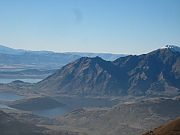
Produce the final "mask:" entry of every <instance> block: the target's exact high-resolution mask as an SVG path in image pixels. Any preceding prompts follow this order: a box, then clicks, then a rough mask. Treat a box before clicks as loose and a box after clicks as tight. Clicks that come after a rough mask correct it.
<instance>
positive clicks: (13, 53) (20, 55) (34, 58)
mask: <svg viewBox="0 0 180 135" xmlns="http://www.w3.org/2000/svg"><path fill="white" fill-rule="evenodd" d="M83 56H87V57H94V56H99V57H102V58H104V59H106V60H115V59H117V58H119V57H122V56H126V55H125V54H111V53H83V52H77V53H76V52H67V53H60V52H52V51H31V50H23V49H13V48H9V47H6V46H3V45H0V62H1V67H2V66H3V65H14V66H18V65H20V66H23V67H26V68H25V69H27V68H30V69H32V68H35V69H57V68H60V67H62V66H64V65H65V64H68V63H70V62H72V61H74V60H76V59H78V58H80V57H83Z"/></svg>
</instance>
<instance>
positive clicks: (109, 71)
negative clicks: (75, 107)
mask: <svg viewBox="0 0 180 135" xmlns="http://www.w3.org/2000/svg"><path fill="white" fill-rule="evenodd" d="M178 49H179V47H177V46H172V45H167V46H165V47H163V48H160V49H157V50H154V51H152V52H149V53H147V54H142V55H129V56H125V57H120V58H118V59H116V60H115V61H106V60H103V59H102V58H100V57H95V58H89V57H82V58H80V59H78V60H75V61H73V62H71V63H69V64H67V65H65V66H63V67H62V68H61V69H59V70H58V71H57V72H55V73H54V74H53V75H50V76H49V77H47V78H46V79H44V80H42V81H41V82H39V83H37V84H36V85H35V86H34V90H38V92H42V93H45V92H49V93H56V94H57V93H58V94H71V95H79V96H89V95H95V96H101V95H108V96H124V95H133V96H177V95H179V94H180V83H179V82H180V51H179V50H178Z"/></svg>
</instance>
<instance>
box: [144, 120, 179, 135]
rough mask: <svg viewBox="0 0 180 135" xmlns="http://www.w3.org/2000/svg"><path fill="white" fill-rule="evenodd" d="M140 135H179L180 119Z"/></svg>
mask: <svg viewBox="0 0 180 135" xmlns="http://www.w3.org/2000/svg"><path fill="white" fill-rule="evenodd" d="M142 135H180V118H177V119H175V120H173V121H171V122H169V123H167V124H165V125H162V126H159V127H157V128H155V129H154V130H152V131H148V132H146V133H144V134H142Z"/></svg>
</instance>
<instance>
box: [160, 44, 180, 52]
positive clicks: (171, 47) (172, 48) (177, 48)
mask: <svg viewBox="0 0 180 135" xmlns="http://www.w3.org/2000/svg"><path fill="white" fill-rule="evenodd" d="M161 49H169V50H171V51H172V52H180V47H179V46H176V45H166V46H164V47H162V48H161Z"/></svg>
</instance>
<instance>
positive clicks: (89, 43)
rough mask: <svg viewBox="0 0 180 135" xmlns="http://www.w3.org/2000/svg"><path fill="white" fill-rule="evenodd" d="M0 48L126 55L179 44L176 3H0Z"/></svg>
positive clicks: (179, 19) (179, 9) (138, 0)
mask: <svg viewBox="0 0 180 135" xmlns="http://www.w3.org/2000/svg"><path fill="white" fill-rule="evenodd" d="M0 44H1V45H6V46H9V47H12V48H21V49H29V50H51V51H56V52H72V51H73V52H74V51H75V52H110V53H131V54H141V53H146V52H149V51H152V50H154V49H157V48H159V47H162V46H165V45H166V44H175V45H180V0H0Z"/></svg>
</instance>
